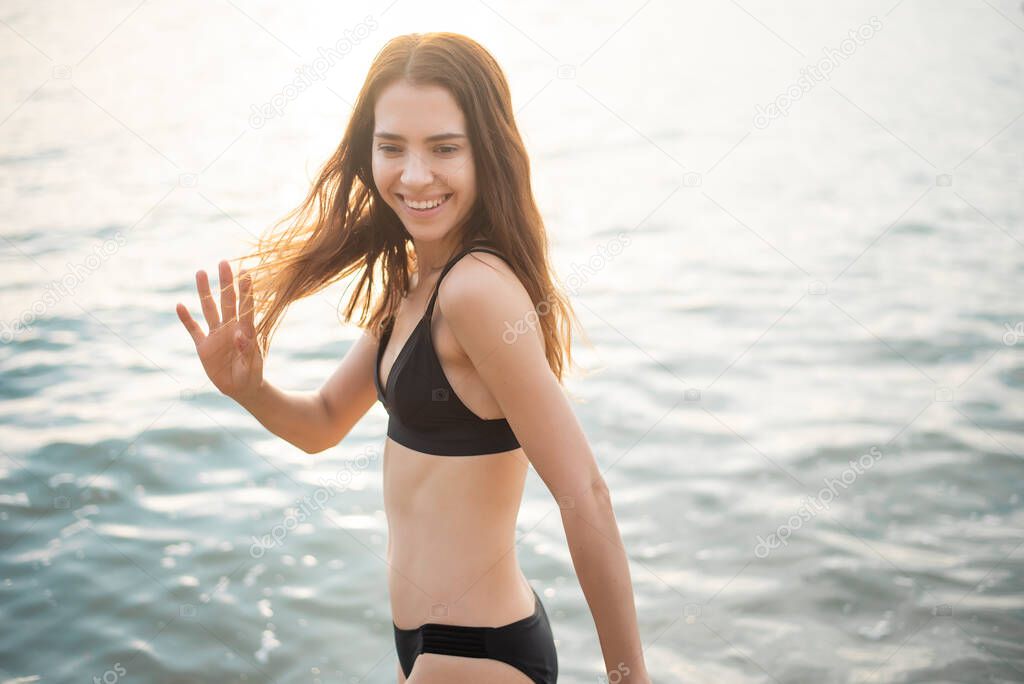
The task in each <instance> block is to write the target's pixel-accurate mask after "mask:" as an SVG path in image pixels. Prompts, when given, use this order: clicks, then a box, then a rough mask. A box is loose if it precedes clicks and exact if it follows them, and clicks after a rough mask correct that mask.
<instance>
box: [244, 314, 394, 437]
mask: <svg viewBox="0 0 1024 684" xmlns="http://www.w3.org/2000/svg"><path fill="white" fill-rule="evenodd" d="M376 350H377V341H376V339H375V338H374V337H372V336H371V335H370V334H369V333H366V332H364V333H363V335H362V336H361V337H360V338H359V339H358V340H356V342H355V343H354V344H353V345H352V346H351V347H350V348H349V350H348V353H346V354H345V356H344V358H343V359H342V360H341V363H340V364H339V365H338V369H337V370H336V371H335V372H334V374H333V375H332V376H331V377H330V378H329V379H328V380H327V382H325V383H324V384H323V386H322V387H320V389H318V390H316V391H315V392H292V391H289V390H282V389H280V388H278V387H276V386H274V385H272V384H271V383H270V382H268V381H266V380H264V381H263V384H262V386H261V387H260V388H259V389H257V390H256V391H255V392H254V393H253V394H251V395H248V396H242V397H238V398H236V401H238V403H239V404H241V405H242V407H243V408H245V409H246V410H247V411H248V412H249V413H251V414H252V415H253V416H255V418H256V420H258V421H259V422H260V423H261V424H262V425H263V427H265V428H267V429H268V430H270V431H271V432H273V433H274V434H275V435H277V436H278V437H280V438H281V439H284V440H286V441H288V442H291V443H292V444H294V445H295V446H297V447H299V448H300V449H302V450H303V451H305V452H306V453H309V454H315V453H318V452H321V451H324V450H325V449H330V448H331V447H333V446H334V445H336V444H337V443H338V442H340V441H341V440H342V439H344V438H345V435H347V434H348V433H349V431H350V430H351V429H352V428H353V427H354V426H355V424H356V423H358V422H359V420H360V419H361V418H362V417H363V416H364V415H366V412H367V411H369V410H370V407H371V406H373V403H374V402H375V401H377V386H376V385H375V384H374V378H373V375H372V373H373V364H374V362H375V361H376V357H377V352H376Z"/></svg>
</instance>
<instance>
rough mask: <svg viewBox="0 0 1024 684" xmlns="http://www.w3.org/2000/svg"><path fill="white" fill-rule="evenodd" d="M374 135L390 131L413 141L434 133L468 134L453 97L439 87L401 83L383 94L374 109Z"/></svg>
mask: <svg viewBox="0 0 1024 684" xmlns="http://www.w3.org/2000/svg"><path fill="white" fill-rule="evenodd" d="M374 122H375V124H376V125H375V127H374V132H377V131H388V132H390V133H397V134H399V135H402V136H405V137H406V138H408V139H410V140H421V139H423V138H426V137H427V136H428V135H432V134H434V133H440V132H447V133H465V132H466V130H465V118H464V117H463V114H462V110H461V109H459V105H458V103H457V102H456V101H455V98H454V97H452V94H451V93H450V92H448V90H447V89H446V88H442V87H441V86H437V85H418V86H413V85H410V84H409V83H408V82H407V81H404V80H400V81H396V82H395V83H392V84H391V85H389V86H388V87H387V88H385V89H384V90H382V91H381V93H380V96H379V97H378V98H377V104H376V105H375V107H374Z"/></svg>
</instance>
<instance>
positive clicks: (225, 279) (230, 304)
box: [219, 260, 237, 323]
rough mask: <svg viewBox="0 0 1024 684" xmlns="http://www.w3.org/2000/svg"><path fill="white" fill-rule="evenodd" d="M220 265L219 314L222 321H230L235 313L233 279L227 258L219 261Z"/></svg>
mask: <svg viewBox="0 0 1024 684" xmlns="http://www.w3.org/2000/svg"><path fill="white" fill-rule="evenodd" d="M219 267H220V273H219V276H220V314H221V316H223V317H224V322H225V323H227V322H228V321H232V320H234V319H235V316H236V315H237V314H236V313H235V279H234V277H232V275H231V264H229V263H228V262H227V260H224V261H221V262H220V264H219Z"/></svg>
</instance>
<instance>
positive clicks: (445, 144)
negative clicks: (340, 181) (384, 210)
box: [372, 80, 476, 242]
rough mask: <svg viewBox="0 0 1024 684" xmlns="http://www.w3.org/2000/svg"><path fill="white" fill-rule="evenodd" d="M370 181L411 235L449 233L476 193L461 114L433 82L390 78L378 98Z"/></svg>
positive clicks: (426, 236) (423, 236) (428, 237)
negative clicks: (414, 83)
mask: <svg viewBox="0 0 1024 684" xmlns="http://www.w3.org/2000/svg"><path fill="white" fill-rule="evenodd" d="M374 124H375V125H374V130H373V148H372V167H373V181H374V183H375V184H376V186H377V189H378V191H379V192H380V195H381V197H382V198H383V199H384V201H385V202H386V203H387V204H388V206H390V207H391V208H392V209H394V211H395V213H396V214H398V217H399V218H400V219H401V221H402V224H403V225H404V226H405V229H406V230H407V231H408V232H409V234H410V235H411V236H412V237H413V239H414V240H415V241H423V242H432V241H435V240H444V239H445V238H446V237H450V233H451V232H452V230H453V229H454V228H456V227H457V226H459V225H460V224H461V223H462V221H464V220H465V219H466V217H467V216H468V215H469V213H470V211H471V210H472V208H473V203H474V201H475V199H476V177H475V174H474V166H473V154H472V150H471V149H470V146H469V138H468V137H467V132H466V122H465V117H464V116H463V114H462V110H461V109H459V105H458V103H457V102H456V101H455V98H454V97H452V94H451V93H450V92H449V91H448V90H447V89H445V88H442V87H440V86H435V85H425V86H413V85H411V84H409V83H408V82H407V81H404V80H399V81H396V82H395V83H392V84H391V85H389V86H388V87H387V88H385V89H384V90H383V91H381V94H380V96H379V97H378V98H377V103H376V106H375V108H374Z"/></svg>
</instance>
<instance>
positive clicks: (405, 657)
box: [391, 591, 558, 684]
mask: <svg viewBox="0 0 1024 684" xmlns="http://www.w3.org/2000/svg"><path fill="white" fill-rule="evenodd" d="M533 598H534V609H533V614H532V615H530V616H528V617H525V618H523V619H522V620H516V621H515V622H510V623H508V624H507V625H502V626H501V627H467V626H465V625H445V624H440V623H437V622H428V623H426V624H425V625H420V626H419V627H417V628H416V629H399V628H398V626H397V625H395V623H394V622H392V623H391V624H392V626H394V628H395V645H396V646H397V648H398V662H399V663H400V664H401V666H402V672H403V673H405V676H406V677H409V675H410V674H412V666H413V663H415V662H416V656H418V655H419V654H420V653H440V654H442V655H455V656H462V657H464V658H489V659H491V660H500V661H501V662H503V663H508V664H509V665H511V666H512V667H514V668H516V669H517V670H519V671H520V672H522V673H523V674H525V675H526V676H527V677H529V678H530V681H532V682H534V684H556V682H557V681H558V654H557V652H556V651H555V641H554V637H553V636H552V634H551V625H550V623H549V622H548V615H547V613H546V612H545V611H544V604H543V603H541V602H540V597H539V596H537V592H536V591H534V592H533Z"/></svg>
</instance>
